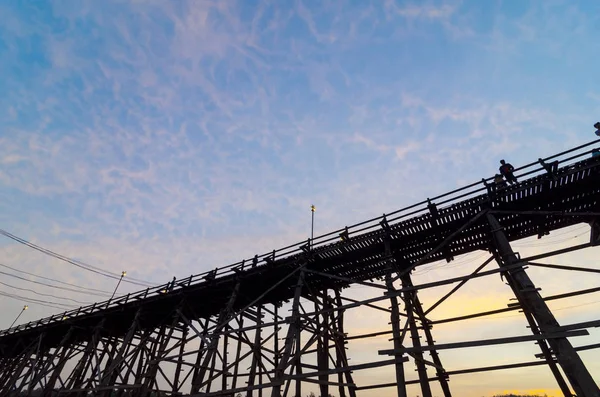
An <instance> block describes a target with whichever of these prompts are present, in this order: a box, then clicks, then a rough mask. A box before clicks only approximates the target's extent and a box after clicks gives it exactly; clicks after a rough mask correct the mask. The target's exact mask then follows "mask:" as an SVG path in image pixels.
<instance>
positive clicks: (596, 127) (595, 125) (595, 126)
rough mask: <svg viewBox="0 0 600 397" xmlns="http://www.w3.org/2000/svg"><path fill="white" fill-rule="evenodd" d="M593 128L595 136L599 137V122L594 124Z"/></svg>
mask: <svg viewBox="0 0 600 397" xmlns="http://www.w3.org/2000/svg"><path fill="white" fill-rule="evenodd" d="M594 128H595V129H596V135H598V136H600V121H599V122H597V123H596V124H594Z"/></svg>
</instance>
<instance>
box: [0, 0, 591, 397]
mask: <svg viewBox="0 0 600 397" xmlns="http://www.w3.org/2000/svg"><path fill="white" fill-rule="evenodd" d="M599 33H600V3H598V2H597V1H592V0H590V1H584V0H582V1H579V2H571V1H566V0H565V1H556V0H548V1H528V2H525V1H522V2H520V1H519V2H517V1H500V0H497V1H492V0H490V1H485V2H483V1H422V2H416V1H415V2H405V1H400V0H381V1H376V0H372V1H367V0H364V1H350V0H338V1H327V0H326V1H308V0H302V1H301V0H290V1H282V2H277V1H267V0H265V1H258V0H256V1H229V0H221V1H204V0H196V1H177V2H165V1H153V0H136V1H102V2H100V1H83V0H82V1H77V2H75V1H61V2H44V1H35V2H33V1H20V2H17V1H6V2H2V3H0V75H1V76H2V78H0V228H1V229H3V230H6V231H9V232H10V233H13V234H15V235H17V236H19V237H22V238H25V239H27V240H29V241H32V242H34V243H36V244H39V245H41V246H43V247H46V248H49V249H52V250H53V251H56V252H58V253H61V254H63V255H66V256H68V257H71V258H75V259H78V260H82V261H84V262H86V263H89V264H92V265H94V266H97V267H100V268H102V269H106V270H107V271H110V272H112V273H114V274H116V275H119V274H120V273H121V271H127V274H128V277H126V280H125V282H124V283H123V284H122V285H120V286H119V293H124V292H132V291H135V290H137V289H139V288H140V287H139V286H136V285H133V284H130V283H128V282H127V281H128V280H127V279H128V278H129V277H132V278H136V279H140V280H147V281H149V282H153V283H163V282H166V281H168V280H170V279H171V278H172V277H173V276H176V277H186V276H188V275H190V274H195V273H200V272H203V271H206V270H209V269H212V268H214V267H217V266H224V265H227V264H229V263H232V262H235V261H238V260H240V259H243V258H250V257H252V256H254V254H257V253H263V252H267V251H270V250H272V249H273V248H276V247H281V246H284V245H288V244H290V243H293V242H296V241H299V240H303V239H306V238H307V237H308V236H309V235H310V205H311V204H314V205H316V207H317V212H316V218H315V233H316V234H320V233H325V232H327V231H329V230H332V229H337V228H340V227H343V226H345V225H350V224H353V223H356V222H359V221H361V220H364V219H367V218H372V217H374V216H378V215H381V214H383V213H386V212H391V211H393V210H395V209H398V208H400V207H403V206H406V205H410V204H412V203H414V202H417V201H421V200H423V199H425V198H427V197H433V196H436V195H437V194H440V193H443V192H445V191H448V190H451V189H454V188H457V187H459V186H462V185H464V184H467V183H470V182H473V181H477V180H480V179H481V178H482V177H490V176H492V175H493V174H494V173H495V172H496V170H497V167H498V165H499V164H498V161H499V160H500V159H502V158H504V159H506V160H507V161H509V162H511V163H512V164H513V165H515V166H518V165H522V164H526V163H529V162H531V161H535V160H536V159H537V158H538V157H545V156H548V155H551V154H554V153H556V152H559V151H562V150H564V149H567V148H570V147H574V146H576V145H578V144H582V143H585V142H588V141H591V140H593V139H594V135H593V132H594V128H593V127H592V125H593V124H594V122H596V121H598V120H599V119H600V94H599V90H598V88H599V87H600V80H598V72H597V65H596V64H597V63H596V62H595V61H596V57H595V55H596V54H597V53H598V52H599V50H600V41H599V40H598V39H597V38H598V37H599ZM560 233H563V234H562V235H561V234H560ZM585 233H586V230H585V227H583V228H582V227H581V226H578V227H575V228H573V229H570V230H566V231H559V232H556V233H555V234H556V235H557V236H556V237H552V236H550V237H546V239H548V240H547V241H548V243H544V242H543V241H544V240H541V242H538V241H537V240H532V241H525V242H519V243H517V244H515V246H519V244H521V245H520V247H521V251H522V252H525V251H528V250H529V251H531V252H537V251H539V250H543V249H547V248H548V246H552V247H553V246H556V245H557V244H570V243H573V242H576V241H585V239H586V235H585ZM553 239H554V240H553ZM544 244H545V245H544ZM536 250H537V251H536ZM595 250H597V249H591V250H587V251H585V252H581V253H577V254H571V255H564V256H562V257H559V258H556V259H553V260H555V261H562V262H561V263H568V264H588V265H589V266H597V264H596V263H594V260H593V259H594V257H595V255H596V254H597V252H596V251H595ZM0 253H1V255H0V263H2V264H3V265H6V266H11V267H13V268H17V269H20V270H23V271H27V272H30V273H34V274H38V275H44V276H46V277H51V278H56V279H60V280H62V281H64V282H69V283H72V284H76V285H81V286H89V287H93V288H97V289H102V290H106V291H109V292H110V291H112V290H113V288H114V286H115V280H112V279H104V278H102V277H98V275H97V274H93V273H90V272H84V271H82V270H81V269H78V268H75V267H73V266H70V265H68V264H66V263H64V262H61V261H58V260H56V259H54V258H51V257H48V256H47V255H43V254H41V253H39V252H37V251H34V250H32V249H30V248H28V247H25V246H22V245H19V244H17V243H15V242H14V241H12V240H10V239H6V238H1V239H0ZM479 257H481V253H475V254H473V255H472V256H470V257H469V258H479ZM483 259H485V258H483ZM476 262H477V261H476V260H475V259H473V260H467V259H465V260H464V263H462V265H461V266H456V267H447V268H446V267H444V266H441V265H439V264H435V265H433V266H432V267H431V269H430V270H429V271H425V270H424V271H423V272H422V274H421V275H420V276H419V274H418V272H417V275H415V277H416V278H419V277H421V278H422V279H427V278H431V279H439V278H441V277H444V276H447V275H448V274H455V273H454V272H456V271H457V269H458V270H461V271H462V272H468V270H469V269H471V268H473V269H474V268H475V267H476V266H477V265H478V264H479V263H476ZM457 263H459V264H460V263H461V262H457ZM557 263H558V262H557ZM1 270H2V271H3V272H8V273H11V272H12V271H11V270H8V269H7V268H2V269H1ZM12 273H14V272H12ZM461 274H463V273H461ZM465 274H466V273H465ZM21 276H22V277H24V278H26V279H33V278H31V277H30V276H27V275H25V276H23V275H22V274H21ZM534 276H536V277H537V278H536V279H534V281H535V282H536V283H538V282H539V284H540V285H543V287H544V289H543V291H544V293H546V292H547V293H548V294H554V293H558V292H561V291H566V290H569V288H583V287H582V286H583V285H588V284H590V285H592V286H593V285H597V280H595V279H594V278H593V277H592V276H587V277H584V278H582V277H581V276H580V275H578V274H571V273H567V274H566V277H565V276H562V277H558V278H557V276H556V274H555V273H551V274H548V271H547V270H546V271H540V270H539V269H535V270H533V269H532V278H534ZM36 280H37V279H36ZM0 281H1V282H3V283H5V284H9V285H8V286H6V285H2V286H1V288H0V291H1V292H2V293H3V294H6V293H8V294H12V295H14V294H17V295H20V296H21V297H31V298H36V299H43V301H46V303H48V302H49V301H53V302H57V301H58V302H63V303H68V304H74V305H79V303H78V302H72V301H65V300H64V299H63V300H62V301H61V299H60V298H65V297H66V298H70V299H76V300H79V301H88V302H89V301H93V300H95V297H94V296H88V297H86V296H82V295H81V294H76V293H67V292H65V291H62V292H60V291H59V293H58V294H59V295H60V298H52V297H47V296H46V297H42V298H40V296H39V295H35V294H34V292H32V291H23V290H15V289H14V288H13V287H19V288H29V289H33V290H34V291H35V292H37V293H40V292H41V293H46V294H54V295H56V294H57V292H56V290H55V289H51V288H47V287H44V286H41V285H38V284H32V283H30V282H27V281H26V280H19V279H15V278H12V277H10V276H7V275H5V274H3V273H0ZM38 281H39V280H38ZM482 283H483V282H482ZM482 283H479V284H477V285H481V287H476V286H475V283H474V284H473V287H472V288H471V289H469V290H467V291H466V292H465V293H464V296H458V297H457V304H454V305H450V306H441V307H440V310H442V309H443V310H444V313H441V314H440V318H441V317H447V316H448V315H449V314H451V313H454V311H456V310H458V309H459V308H460V309H467V308H469V309H475V308H474V307H472V303H473V297H477V298H478V299H477V305H478V306H477V307H478V308H479V309H481V308H498V307H505V306H504V305H505V304H506V303H508V299H509V298H510V296H509V295H510V294H509V293H508V291H507V289H506V286H504V285H503V284H502V283H501V282H500V281H499V280H498V279H493V280H490V282H488V284H485V283H484V284H482ZM11 286H12V287H11ZM557 291H558V292H557ZM361 293H362V292H361V291H360V290H357V291H356V294H357V295H360V294H361ZM424 300H425V298H424ZM427 300H428V301H429V302H431V299H427ZM590 302H593V297H590V296H587V297H584V298H582V300H580V301H578V300H575V299H574V300H572V301H569V302H566V301H565V302H557V303H556V304H554V303H553V305H555V307H554V308H556V309H562V310H561V311H558V312H557V317H559V318H560V319H562V320H564V321H565V322H576V321H583V320H585V319H587V320H591V319H594V318H593V316H594V312H596V313H597V310H598V305H597V304H596V305H595V306H594V304H595V303H590ZM596 303H597V302H596ZM23 304H24V302H23V301H22V300H16V299H14V298H10V297H7V296H5V295H4V297H3V298H2V299H1V300H0V307H1V310H2V312H3V313H5V314H6V315H4V316H2V318H1V319H0V328H6V327H8V326H9V325H10V323H12V321H13V319H14V318H15V317H16V316H17V315H18V314H19V312H20V311H21V308H22V306H23ZM572 305H583V306H577V308H572V310H571V309H565V307H569V306H572ZM29 307H30V309H29V310H28V311H27V312H25V313H24V314H23V315H22V316H21V317H20V318H19V321H18V323H22V322H26V321H30V320H33V319H36V318H40V317H43V316H46V315H49V314H51V313H54V312H57V310H56V309H52V308H48V307H44V306H40V305H36V304H34V303H29ZM61 307H62V306H61ZM559 313H560V314H559ZM361 315H364V316H368V314H366V313H363V314H359V315H358V316H359V317H360V316H361ZM349 321H350V320H349ZM360 323H361V322H360V321H359V320H357V321H356V327H357V328H356V331H359V328H360ZM498 324H502V326H499V325H498ZM382 326H383V327H385V324H384V323H382ZM465 327H466V326H465ZM439 331H440V334H441V335H440V336H439V337H438V335H436V339H437V340H438V341H441V340H453V341H456V340H470V339H477V338H481V337H484V336H486V337H487V336H488V335H491V334H493V333H494V332H495V333H496V334H498V333H500V334H504V333H505V332H509V333H512V334H514V335H520V334H524V333H527V332H528V331H527V329H525V326H524V321H523V320H522V318H517V317H507V318H505V319H498V322H494V321H488V322H486V321H474V322H473V323H472V324H471V323H469V327H468V330H466V328H465V329H463V328H457V327H454V328H453V326H442V325H440V326H439ZM593 332H594V330H592V331H591V333H593ZM442 335H443V336H442ZM592 336H594V335H592ZM587 338H588V339H586V341H583V340H582V341H581V342H582V343H581V344H587V343H588V342H589V341H590V340H592V339H589V338H591V337H587ZM595 338H596V340H597V339H598V338H599V335H598V332H596V334H595ZM583 339H585V338H583ZM589 343H592V342H589ZM574 344H577V343H574ZM533 347H534V346H533ZM533 347H532V346H531V345H530V346H528V347H527V348H525V347H523V346H522V345H519V346H516V345H515V346H510V347H509V348H506V349H502V350H493V349H491V350H488V352H496V353H495V354H498V355H499V356H502V355H503V354H505V355H506V357H505V358H504V357H503V358H502V360H508V361H509V362H510V361H511V358H514V359H515V360H516V361H518V358H519V355H520V356H521V357H522V358H523V361H531V360H532V355H531V354H527V353H528V352H530V351H534V350H532V349H533ZM527 349H529V350H527ZM355 350H356V352H357V353H356V357H358V358H357V359H356V360H359V358H360V357H366V356H367V355H368V354H370V353H372V346H370V345H368V344H365V345H360V346H356V348H355ZM480 352H483V350H482V349H475V350H473V351H469V352H463V351H461V352H449V353H445V354H444V355H443V356H442V359H443V360H444V359H445V360H446V361H447V362H448V363H449V364H451V365H449V367H450V366H451V367H452V368H456V369H460V368H465V366H468V365H467V364H472V363H483V362H484V361H485V359H486V357H487V358H489V354H484V353H480ZM509 353H510V354H509ZM592 354H593V353H582V357H583V358H584V359H585V360H587V361H586V362H587V363H589V364H590V370H591V371H592V372H593V375H594V376H595V377H596V379H600V366H598V364H595V365H594V364H593V363H592V361H593V360H592V359H591V358H592V357H593V356H592ZM470 355H472V357H471V356H470ZM497 358H498V357H497ZM381 374H382V375H381V376H384V375H386V376H387V374H384V373H383V372H382V373H381ZM365 382H366V383H368V379H367V380H365ZM451 385H452V386H453V387H454V390H455V393H457V394H458V395H461V396H466V397H471V396H473V397H475V396H482V395H486V396H487V395H492V394H493V393H499V392H502V391H504V390H521V391H534V390H542V391H546V392H548V393H549V394H551V393H554V394H555V395H558V394H557V392H556V385H555V384H554V383H553V382H552V380H551V378H550V377H549V371H548V370H547V369H545V368H541V367H540V368H534V369H528V370H521V371H518V372H514V371H504V372H497V373H494V377H493V381H491V380H490V378H486V377H478V376H470V375H469V376H466V375H465V376H462V377H456V378H455V380H454V379H453V380H452V381H451ZM504 385H505V386H504ZM414 391H415V395H417V394H418V391H416V389H415V390H414ZM381 393H383V394H378V395H382V396H387V395H390V396H391V395H392V394H385V393H391V391H390V390H389V389H388V390H385V391H382V392H381ZM365 395H370V394H365Z"/></svg>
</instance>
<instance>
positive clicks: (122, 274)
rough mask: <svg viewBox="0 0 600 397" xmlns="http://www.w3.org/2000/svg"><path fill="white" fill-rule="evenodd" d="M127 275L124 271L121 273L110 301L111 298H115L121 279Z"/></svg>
mask: <svg viewBox="0 0 600 397" xmlns="http://www.w3.org/2000/svg"><path fill="white" fill-rule="evenodd" d="M126 275H127V272H126V271H123V272H121V278H119V282H118V283H117V286H116V287H115V290H114V291H113V293H112V296H111V297H110V300H112V298H114V297H115V294H116V293H117V288H119V285H121V281H122V280H123V277H125V276H126Z"/></svg>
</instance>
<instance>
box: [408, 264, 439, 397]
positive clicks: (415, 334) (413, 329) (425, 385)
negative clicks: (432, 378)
mask: <svg viewBox="0 0 600 397" xmlns="http://www.w3.org/2000/svg"><path fill="white" fill-rule="evenodd" d="M401 280H402V287H403V288H409V287H412V281H411V280H410V276H408V274H405V275H403V276H402V277H401ZM403 295H404V305H405V306H406V311H407V314H408V315H409V328H410V336H411V339H412V345H413V347H414V348H415V349H417V350H416V351H415V353H414V359H415V364H416V365H417V372H418V373H419V383H420V384H421V392H422V393H423V397H433V395H432V394H431V386H430V385H429V377H428V376H427V366H426V365H425V360H424V358H423V351H422V350H420V349H421V336H420V335H419V329H418V328H417V321H416V318H415V313H416V310H415V295H416V292H415V291H407V292H404V294H403Z"/></svg>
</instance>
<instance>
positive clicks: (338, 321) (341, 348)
mask: <svg viewBox="0 0 600 397" xmlns="http://www.w3.org/2000/svg"><path fill="white" fill-rule="evenodd" d="M335 303H336V305H338V306H341V305H342V297H341V294H340V291H339V289H337V290H335ZM331 317H332V319H331V323H332V324H335V325H336V327H335V334H334V335H335V336H334V343H335V353H336V368H337V369H340V368H342V369H344V371H343V372H342V371H340V372H339V373H338V383H339V384H340V386H339V393H340V395H339V397H346V393H345V389H344V387H343V385H342V384H343V383H344V377H345V378H346V384H349V385H353V384H354V380H353V379H352V371H350V370H349V369H348V357H347V356H346V345H345V341H344V339H345V333H344V311H343V310H340V311H339V312H338V315H337V318H334V313H333V312H332V313H331ZM348 394H350V397H356V390H355V387H353V386H349V387H348Z"/></svg>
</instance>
